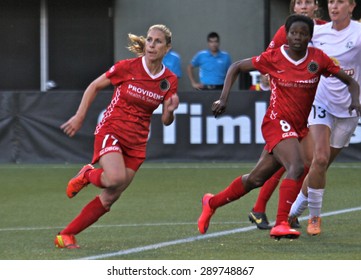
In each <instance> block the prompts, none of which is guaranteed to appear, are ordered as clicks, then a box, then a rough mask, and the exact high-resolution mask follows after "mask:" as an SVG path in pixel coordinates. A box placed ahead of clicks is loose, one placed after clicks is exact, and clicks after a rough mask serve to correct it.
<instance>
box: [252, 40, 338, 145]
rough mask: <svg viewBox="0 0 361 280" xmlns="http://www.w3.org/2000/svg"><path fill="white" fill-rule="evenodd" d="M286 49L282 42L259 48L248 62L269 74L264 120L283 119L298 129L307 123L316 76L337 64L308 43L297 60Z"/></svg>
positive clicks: (334, 69) (330, 71)
mask: <svg viewBox="0 0 361 280" xmlns="http://www.w3.org/2000/svg"><path fill="white" fill-rule="evenodd" d="M286 49H287V46H285V45H283V46H282V47H281V48H278V49H273V50H269V51H267V52H263V53H262V54H261V55H260V56H257V57H253V58H252V62H253V65H254V67H255V68H256V69H257V70H258V71H260V72H261V74H269V77H270V90H271V97H270V105H269V107H268V109H267V112H266V115H265V118H264V121H265V119H270V120H275V119H277V120H283V121H286V122H288V124H290V125H291V126H292V127H293V129H294V130H295V131H296V132H297V133H299V132H302V131H303V130H304V129H305V128H306V127H307V118H308V115H309V113H310V110H311V106H312V102H313V100H314V97H315V94H316V89H317V85H318V83H319V81H320V76H321V75H324V76H326V77H328V76H330V75H331V74H336V73H338V72H339V71H340V67H339V66H337V65H336V64H335V63H334V62H333V60H331V59H330V58H329V57H328V56H327V55H326V54H325V53H324V52H323V51H321V50H319V49H316V48H313V47H308V51H307V53H306V55H305V57H304V58H302V59H300V60H299V61H294V60H292V58H290V57H289V56H288V55H287V53H286ZM265 140H266V139H265ZM266 141H267V140H266Z"/></svg>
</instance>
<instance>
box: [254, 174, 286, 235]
mask: <svg viewBox="0 0 361 280" xmlns="http://www.w3.org/2000/svg"><path fill="white" fill-rule="evenodd" d="M285 171H286V169H285V168H284V167H281V168H280V169H279V170H278V171H277V172H276V173H275V174H273V175H272V177H271V178H270V179H268V180H267V181H266V183H264V184H263V186H262V187H261V188H260V190H259V194H258V196H257V200H256V202H255V204H254V206H253V208H252V210H251V212H250V213H249V215H248V218H249V220H250V221H251V222H252V223H255V224H256V226H257V228H259V229H270V228H272V227H271V226H270V225H269V222H268V218H267V215H266V207H267V203H268V201H269V199H270V198H271V196H272V194H273V192H274V190H275V189H276V187H277V186H278V183H279V181H280V179H281V177H282V175H283V174H284V173H285Z"/></svg>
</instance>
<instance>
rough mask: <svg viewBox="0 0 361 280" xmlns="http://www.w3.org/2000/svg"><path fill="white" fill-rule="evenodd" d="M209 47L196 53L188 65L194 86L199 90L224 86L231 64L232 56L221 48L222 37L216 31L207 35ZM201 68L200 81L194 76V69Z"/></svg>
mask: <svg viewBox="0 0 361 280" xmlns="http://www.w3.org/2000/svg"><path fill="white" fill-rule="evenodd" d="M207 42H208V49H206V50H201V51H199V52H197V53H196V54H195V56H194V57H193V58H192V60H191V63H190V64H189V65H188V67H187V74H188V77H189V79H190V81H191V84H192V87H193V88H195V89H197V90H207V89H208V90H216V89H222V88H223V82H224V79H225V77H226V74H227V70H228V68H229V66H230V65H231V64H232V60H231V56H230V55H229V54H228V53H227V52H225V51H222V50H220V49H219V45H220V38H219V35H218V34H217V33H216V32H211V33H209V34H208V36H207ZM197 67H198V68H199V82H197V81H196V79H195V78H194V73H193V69H194V68H197Z"/></svg>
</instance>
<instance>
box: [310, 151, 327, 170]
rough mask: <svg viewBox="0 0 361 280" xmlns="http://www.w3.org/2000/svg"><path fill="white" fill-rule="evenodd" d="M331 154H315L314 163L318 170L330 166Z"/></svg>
mask: <svg viewBox="0 0 361 280" xmlns="http://www.w3.org/2000/svg"><path fill="white" fill-rule="evenodd" d="M328 161H329V155H328V154H325V153H324V154H317V153H316V155H314V158H313V161H312V165H313V167H314V168H317V169H318V170H326V169H327V166H328Z"/></svg>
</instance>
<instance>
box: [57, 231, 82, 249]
mask: <svg viewBox="0 0 361 280" xmlns="http://www.w3.org/2000/svg"><path fill="white" fill-rule="evenodd" d="M54 243H55V247H57V248H66V249H78V248H80V246H79V245H78V244H76V239H75V236H74V235H72V234H58V235H57V236H56V237H55V240H54Z"/></svg>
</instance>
